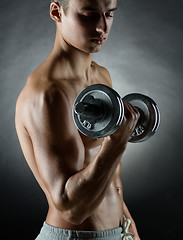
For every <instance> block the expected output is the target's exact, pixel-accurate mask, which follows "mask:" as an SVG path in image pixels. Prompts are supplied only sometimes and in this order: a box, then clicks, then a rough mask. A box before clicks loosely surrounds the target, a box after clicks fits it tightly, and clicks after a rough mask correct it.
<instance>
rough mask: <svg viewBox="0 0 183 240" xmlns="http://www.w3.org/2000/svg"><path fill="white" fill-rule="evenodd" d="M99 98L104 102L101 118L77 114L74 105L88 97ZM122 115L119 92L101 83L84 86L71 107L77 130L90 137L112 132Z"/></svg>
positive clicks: (98, 136)
mask: <svg viewBox="0 0 183 240" xmlns="http://www.w3.org/2000/svg"><path fill="white" fill-rule="evenodd" d="M91 98H94V99H100V100H101V101H102V102H103V103H104V108H105V109H104V110H105V114H104V117H103V119H102V120H101V121H100V120H98V121H97V120H95V119H93V118H92V117H91V116H89V117H86V116H83V115H80V114H77V111H76V106H77V104H78V103H80V102H83V103H84V102H87V101H88V99H91ZM123 115H124V107H123V102H122V99H121V97H120V96H119V94H118V93H117V92H116V91H115V90H113V89H111V88H110V87H108V86H106V85H103V84H95V85H91V86H88V87H87V88H85V89H84V90H83V91H82V92H81V93H80V94H79V95H78V96H77V98H76V100H75V102H74V107H73V117H74V122H75V124H76V127H77V128H78V130H79V131H80V132H81V133H83V134H84V135H86V136H88V137H92V138H103V137H106V136H109V135H111V134H112V133H114V132H115V131H116V130H117V128H118V127H119V125H120V124H121V122H122V119H123Z"/></svg>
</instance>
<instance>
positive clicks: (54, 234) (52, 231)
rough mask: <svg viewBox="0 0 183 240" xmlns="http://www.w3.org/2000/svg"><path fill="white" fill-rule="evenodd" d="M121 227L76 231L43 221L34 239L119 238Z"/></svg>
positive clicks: (78, 239) (106, 239) (102, 239)
mask: <svg viewBox="0 0 183 240" xmlns="http://www.w3.org/2000/svg"><path fill="white" fill-rule="evenodd" d="M121 233H122V228H121V227H118V228H114V229H110V230H105V231H76V230H67V229H62V228H56V227H53V226H50V225H48V224H47V223H46V222H44V224H43V227H42V229H41V232H40V234H39V236H38V237H37V238H36V240H71V239H72V240H84V239H95V240H120V239H121Z"/></svg>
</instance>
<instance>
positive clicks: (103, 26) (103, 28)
mask: <svg viewBox="0 0 183 240" xmlns="http://www.w3.org/2000/svg"><path fill="white" fill-rule="evenodd" d="M96 31H97V32H102V33H108V32H109V27H108V24H107V20H106V17H105V15H101V17H100V20H99V22H98V24H97V27H96Z"/></svg>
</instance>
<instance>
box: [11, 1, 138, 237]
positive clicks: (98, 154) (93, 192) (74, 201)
mask: <svg viewBox="0 0 183 240" xmlns="http://www.w3.org/2000/svg"><path fill="white" fill-rule="evenodd" d="M116 5H117V1H116V0H95V1H94V0H92V1H91V0H88V1H84V0H70V6H69V9H68V10H67V14H66V15H65V14H64V12H63V9H62V8H61V7H60V6H59V5H58V4H57V3H52V4H51V5H50V16H51V18H52V19H53V20H54V21H55V22H56V24H57V33H56V39H55V45H54V48H53V50H52V52H51V53H50V55H49V57H48V58H47V59H46V60H45V61H44V62H43V63H42V64H41V65H40V66H39V67H38V68H37V69H36V70H35V71H34V72H33V73H32V74H31V75H30V76H29V78H28V80H27V83H26V85H25V87H24V89H23V90H22V92H21V94H20V96H19V98H18V100H17V105H16V117H15V121H16V129H17V133H18V137H19V141H20V144H21V147H22V151H23V153H24V156H25V158H26V160H27V162H28V165H29V167H30V169H31V170H32V172H33V174H34V176H35V178H36V179H37V181H38V183H39V185H40V187H41V188H42V189H43V191H44V193H45V195H46V198H47V201H48V204H49V210H48V214H47V218H46V222H47V223H48V224H50V225H52V226H55V227H59V228H64V229H71V230H72V229H73V230H90V231H98V230H107V229H112V228H116V227H119V226H120V225H121V223H122V221H123V220H122V219H123V214H125V215H126V216H127V217H128V218H130V219H131V220H132V226H131V229H129V230H130V231H131V232H132V233H133V234H134V235H135V238H134V239H136V240H137V239H138V240H139V239H140V238H139V236H138V233H137V230H136V227H135V223H134V221H133V219H132V217H131V215H130V213H129V211H128V209H127V207H126V205H125V203H124V201H123V189H122V183H121V179H120V173H121V158H122V156H123V154H124V151H125V149H126V147H127V142H128V139H129V138H130V136H131V134H132V132H133V130H134V128H135V125H136V123H137V121H138V119H139V113H138V112H137V111H136V110H135V109H133V108H132V106H131V105H130V104H128V103H125V116H124V119H123V122H122V124H121V126H120V128H119V129H118V130H117V131H116V132H115V133H114V134H113V135H111V136H108V137H106V138H102V139H99V140H97V139H91V138H88V137H86V136H84V135H82V134H81V133H79V132H78V130H77V128H76V126H75V124H74V121H73V117H72V108H73V103H74V100H75V98H76V97H77V95H78V94H79V93H80V92H81V91H82V90H83V89H84V88H85V87H87V86H89V85H92V84H96V83H101V84H105V85H108V86H110V87H112V84H111V79H110V75H109V73H108V71H107V70H106V69H105V68H103V67H101V66H99V65H97V64H96V63H94V62H92V53H94V52H98V51H100V49H101V48H102V45H103V44H104V43H105V41H106V40H107V38H108V34H109V32H110V29H111V26H112V22H113V15H114V9H115V8H116ZM86 6H87V7H88V6H89V7H90V8H91V7H93V8H97V11H96V10H95V11H93V10H92V11H91V9H90V11H89V10H88V9H87V10H86V9H85V10H81V9H83V8H84V7H85V8H86ZM93 14H94V15H95V17H93ZM97 14H98V15H97ZM88 16H89V17H88ZM99 37H100V38H103V39H104V41H103V42H102V43H101V44H99V42H97V43H96V40H95V41H93V39H97V38H99ZM97 41H99V40H97Z"/></svg>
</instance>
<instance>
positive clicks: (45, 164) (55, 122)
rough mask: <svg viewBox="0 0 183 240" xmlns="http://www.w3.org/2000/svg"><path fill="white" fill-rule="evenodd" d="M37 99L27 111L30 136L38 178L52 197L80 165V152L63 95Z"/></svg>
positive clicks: (79, 145)
mask: <svg viewBox="0 0 183 240" xmlns="http://www.w3.org/2000/svg"><path fill="white" fill-rule="evenodd" d="M40 98H41V99H40V100H39V101H40V103H38V104H37V105H36V107H35V105H34V109H33V111H32V113H31V122H30V126H29V130H30V137H31V140H32V143H33V148H34V155H35V161H36V164H37V167H38V170H39V173H40V177H41V179H42V180H43V182H44V184H45V186H46V188H47V190H48V191H49V192H50V194H51V195H54V196H55V195H56V194H59V191H60V192H61V191H62V189H63V188H64V185H65V183H66V181H67V179H68V178H69V177H70V176H72V174H74V173H75V172H77V171H79V170H80V169H81V168H82V166H83V156H84V155H83V156H82V154H81V153H82V143H81V141H80V139H78V135H77V134H78V133H77V131H76V129H75V126H74V125H73V120H72V109H71V107H70V106H69V104H68V103H67V99H66V98H65V96H64V95H63V94H62V93H60V92H59V91H55V92H46V93H44V95H43V96H41V97H40ZM76 139H77V141H76Z"/></svg>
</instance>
